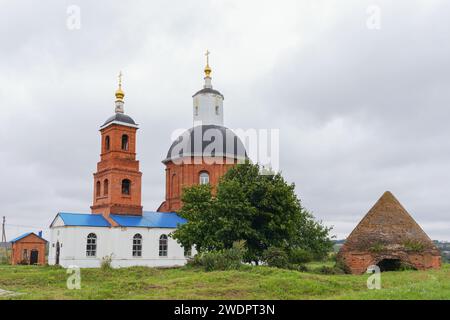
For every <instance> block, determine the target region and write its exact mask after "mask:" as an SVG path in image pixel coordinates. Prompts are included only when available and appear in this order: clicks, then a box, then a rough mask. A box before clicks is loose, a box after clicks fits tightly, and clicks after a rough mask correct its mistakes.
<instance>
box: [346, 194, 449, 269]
mask: <svg viewBox="0 0 450 320" xmlns="http://www.w3.org/2000/svg"><path fill="white" fill-rule="evenodd" d="M338 260H339V261H340V262H341V263H343V264H344V266H345V267H346V268H347V269H348V271H349V272H351V273H354V274H361V273H364V272H366V270H367V268H368V267H369V266H371V265H378V267H380V269H381V271H392V270H396V269H398V268H399V267H401V266H402V265H407V266H409V267H412V268H414V269H417V270H424V269H431V268H440V266H441V255H440V252H439V249H438V248H437V247H436V246H435V245H434V243H433V242H432V241H431V239H430V238H429V237H428V236H427V235H426V233H425V232H424V231H423V230H422V228H421V227H420V226H419V225H418V224H417V222H416V221H414V219H413V218H412V217H411V216H410V215H409V213H408V212H407V211H406V210H405V208H404V207H403V206H402V205H401V204H400V202H399V201H398V200H397V199H396V198H395V197H394V195H393V194H392V193H390V192H386V193H384V194H383V196H382V197H381V198H380V199H379V200H378V202H377V203H376V204H375V205H374V206H373V207H372V209H370V211H369V212H368V213H367V214H366V216H365V217H364V218H363V219H362V220H361V222H360V223H359V224H358V225H357V226H356V228H355V229H354V230H353V231H352V233H351V234H350V236H349V237H348V238H347V240H346V242H345V243H344V245H343V246H342V248H341V249H340V251H339V254H338Z"/></svg>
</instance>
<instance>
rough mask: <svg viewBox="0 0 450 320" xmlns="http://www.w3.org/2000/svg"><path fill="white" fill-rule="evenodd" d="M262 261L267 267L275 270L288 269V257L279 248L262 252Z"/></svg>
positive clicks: (270, 248) (271, 248)
mask: <svg viewBox="0 0 450 320" xmlns="http://www.w3.org/2000/svg"><path fill="white" fill-rule="evenodd" d="M262 260H263V261H264V262H265V263H266V264H267V265H268V266H269V267H275V268H282V269H288V268H289V267H290V263H289V257H288V255H287V253H286V250H285V249H282V248H279V247H269V248H268V249H267V250H265V251H264V253H263V257H262Z"/></svg>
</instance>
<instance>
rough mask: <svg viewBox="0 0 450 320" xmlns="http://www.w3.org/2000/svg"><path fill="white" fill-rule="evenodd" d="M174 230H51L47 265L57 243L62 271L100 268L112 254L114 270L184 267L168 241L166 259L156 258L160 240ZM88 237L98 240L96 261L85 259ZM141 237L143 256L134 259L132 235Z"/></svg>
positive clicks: (179, 250)
mask: <svg viewBox="0 0 450 320" xmlns="http://www.w3.org/2000/svg"><path fill="white" fill-rule="evenodd" d="M174 230H175V229H168V228H121V227H116V228H106V227H68V226H64V227H54V228H52V230H51V244H50V250H49V259H48V261H49V264H51V265H53V264H55V257H56V242H57V241H59V243H60V244H61V249H60V260H59V263H60V265H61V266H63V267H66V268H67V267H68V266H70V265H76V266H78V267H81V268H98V267H100V264H101V260H102V258H103V257H106V256H109V255H111V254H112V262H111V265H112V266H113V267H116V268H117V267H130V266H150V267H160V266H181V265H184V264H185V263H186V261H187V260H186V258H185V257H184V249H183V247H181V246H180V245H179V244H178V243H177V242H176V241H175V240H174V239H172V238H171V237H169V238H168V254H167V257H160V256H159V237H160V236H161V235H162V234H166V235H167V236H169V234H170V233H171V232H173V231H174ZM90 233H95V234H96V236H97V252H96V256H95V257H87V256H86V241H87V236H88V235H89V234H90ZM137 233H139V234H141V235H142V256H141V257H133V254H132V246H133V237H134V235H135V234H137Z"/></svg>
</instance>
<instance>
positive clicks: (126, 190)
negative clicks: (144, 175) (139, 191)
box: [122, 179, 131, 195]
mask: <svg viewBox="0 0 450 320" xmlns="http://www.w3.org/2000/svg"><path fill="white" fill-rule="evenodd" d="M130 187H131V181H130V180H128V179H123V180H122V194H127V195H129V194H130V189H131V188H130Z"/></svg>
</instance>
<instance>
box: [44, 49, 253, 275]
mask: <svg viewBox="0 0 450 320" xmlns="http://www.w3.org/2000/svg"><path fill="white" fill-rule="evenodd" d="M208 54H209V52H207V53H206V57H207V62H206V67H205V70H204V72H205V77H204V80H205V84H204V87H203V89H201V90H200V91H198V92H197V93H195V94H194V96H193V100H194V101H193V119H194V125H193V127H192V128H191V129H189V130H187V131H186V132H185V133H183V134H182V135H181V136H180V137H179V138H178V139H176V140H175V141H174V142H173V144H172V146H171V147H170V148H169V151H168V153H167V156H166V157H165V158H164V160H163V161H162V162H163V164H164V165H165V167H166V169H165V173H166V196H165V200H164V201H163V202H162V204H161V205H160V206H159V208H158V209H157V211H145V210H144V209H143V206H142V203H141V179H142V172H140V170H139V161H138V160H137V159H136V153H137V130H138V128H139V126H138V125H137V124H136V122H135V121H134V120H133V119H132V118H131V117H130V116H128V115H126V114H125V112H124V97H125V94H124V92H123V90H122V79H121V78H122V77H121V74H120V75H119V88H118V89H117V91H116V93H115V96H116V100H115V113H114V115H113V116H111V117H110V118H108V119H107V120H106V121H105V122H104V123H103V125H102V126H101V127H100V135H101V151H100V161H99V162H98V163H97V170H96V172H95V173H94V185H93V203H92V206H91V207H90V208H91V212H90V213H72V212H59V213H58V214H57V215H56V217H55V218H54V220H53V222H52V223H51V225H50V230H51V240H50V246H49V257H48V262H49V264H50V265H61V266H63V267H68V266H70V265H75V266H78V267H90V268H92V267H99V266H100V265H101V262H102V259H104V258H106V257H108V258H110V259H111V265H112V266H113V267H129V266H136V265H143V266H179V265H183V264H185V263H186V261H187V259H188V258H189V257H190V256H191V255H192V254H195V250H194V248H183V247H182V246H181V245H180V244H178V243H177V242H176V241H175V240H174V239H172V238H171V233H172V232H173V231H175V230H176V228H177V227H178V226H179V225H182V224H184V223H186V221H185V220H184V219H183V218H181V217H180V216H178V215H177V213H176V212H177V211H178V210H179V209H180V208H181V206H182V203H181V195H182V190H183V188H184V187H187V186H192V185H194V184H203V183H210V184H211V185H212V187H213V190H214V187H215V186H216V184H217V183H218V180H219V178H220V177H221V176H222V175H223V174H225V172H226V171H227V170H228V169H229V168H230V167H231V166H234V165H236V164H237V163H239V162H240V161H244V160H245V159H246V158H247V156H246V152H245V148H244V146H243V144H242V142H241V141H240V139H239V138H238V137H237V136H236V135H235V134H234V133H233V132H232V131H231V130H230V129H228V128H226V127H224V126H223V100H224V96H223V95H222V94H221V93H220V92H219V91H217V90H214V89H213V87H212V84H211V68H210V67H209V61H208Z"/></svg>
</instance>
